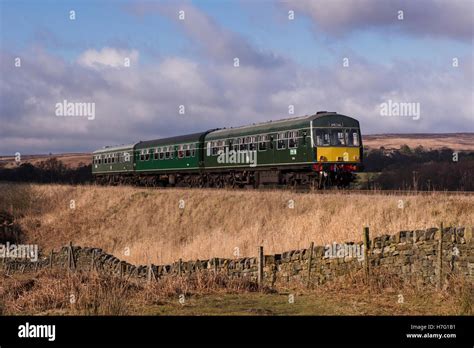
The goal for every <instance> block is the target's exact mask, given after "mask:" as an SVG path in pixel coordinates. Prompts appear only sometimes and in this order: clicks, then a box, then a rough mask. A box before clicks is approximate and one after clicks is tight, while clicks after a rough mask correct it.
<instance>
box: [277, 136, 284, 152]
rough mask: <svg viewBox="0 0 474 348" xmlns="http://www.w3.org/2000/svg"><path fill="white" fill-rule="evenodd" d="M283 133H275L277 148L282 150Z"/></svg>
mask: <svg viewBox="0 0 474 348" xmlns="http://www.w3.org/2000/svg"><path fill="white" fill-rule="evenodd" d="M285 135H286V134H285V133H278V135H277V140H278V141H277V150H284V149H286V139H285Z"/></svg>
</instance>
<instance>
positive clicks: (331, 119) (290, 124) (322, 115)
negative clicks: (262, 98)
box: [206, 111, 359, 139]
mask: <svg viewBox="0 0 474 348" xmlns="http://www.w3.org/2000/svg"><path fill="white" fill-rule="evenodd" d="M311 121H314V122H313V126H314V127H334V126H339V127H359V122H358V121H357V120H356V119H354V118H352V117H349V116H345V115H341V114H338V113H336V112H327V111H320V112H317V113H316V114H313V115H305V116H299V117H291V118H285V119H280V120H276V121H267V122H261V123H254V124H250V125H246V126H241V127H231V128H223V129H219V130H216V131H213V132H211V133H209V135H208V136H207V137H206V139H220V138H223V137H232V136H238V135H246V134H254V133H266V132H277V131H280V130H285V129H291V128H303V127H308V125H309V122H311Z"/></svg>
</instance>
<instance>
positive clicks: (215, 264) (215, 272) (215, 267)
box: [214, 257, 217, 274]
mask: <svg viewBox="0 0 474 348" xmlns="http://www.w3.org/2000/svg"><path fill="white" fill-rule="evenodd" d="M214 274H217V257H214Z"/></svg>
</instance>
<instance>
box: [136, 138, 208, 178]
mask: <svg viewBox="0 0 474 348" xmlns="http://www.w3.org/2000/svg"><path fill="white" fill-rule="evenodd" d="M208 132H209V131H207V132H200V133H194V134H188V135H181V136H176V137H170V138H164V139H155V140H149V141H141V142H139V143H137V144H136V146H135V149H134V159H135V163H136V167H135V173H136V177H137V178H136V180H137V181H138V182H139V183H141V184H144V185H147V186H162V185H168V184H169V185H176V184H177V183H187V184H189V185H194V184H195V185H198V180H199V173H200V170H202V169H203V165H204V164H203V152H202V145H201V144H202V143H203V139H204V137H205V135H206V134H207V133H208Z"/></svg>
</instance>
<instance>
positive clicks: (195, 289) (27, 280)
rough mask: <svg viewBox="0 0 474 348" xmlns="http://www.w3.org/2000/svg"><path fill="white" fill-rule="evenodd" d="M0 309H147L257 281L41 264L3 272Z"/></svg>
mask: <svg viewBox="0 0 474 348" xmlns="http://www.w3.org/2000/svg"><path fill="white" fill-rule="evenodd" d="M0 279H1V280H2V281H1V282H0V298H1V302H0V315H16V314H41V315H44V314H72V315H129V314H143V313H144V309H145V308H146V307H147V306H154V305H162V304H165V303H166V302H167V301H173V302H176V299H179V297H180V296H185V297H189V296H192V295H195V294H200V295H205V294H208V295H209V294H221V293H235V294H238V293H243V292H254V291H256V290H257V286H256V284H254V283H252V282H249V281H246V280H244V279H229V278H228V277H227V276H224V275H219V274H218V275H214V274H209V273H197V274H194V275H193V276H192V277H168V278H166V279H164V280H162V281H159V282H153V283H151V284H148V283H143V282H136V281H131V280H127V279H121V278H118V277H115V276H111V275H104V274H98V273H95V272H90V273H88V272H86V273H82V272H77V273H70V272H67V271H66V270H42V271H40V272H39V273H37V274H35V275H34V276H33V277H31V275H16V276H7V275H5V274H1V275H0Z"/></svg>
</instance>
